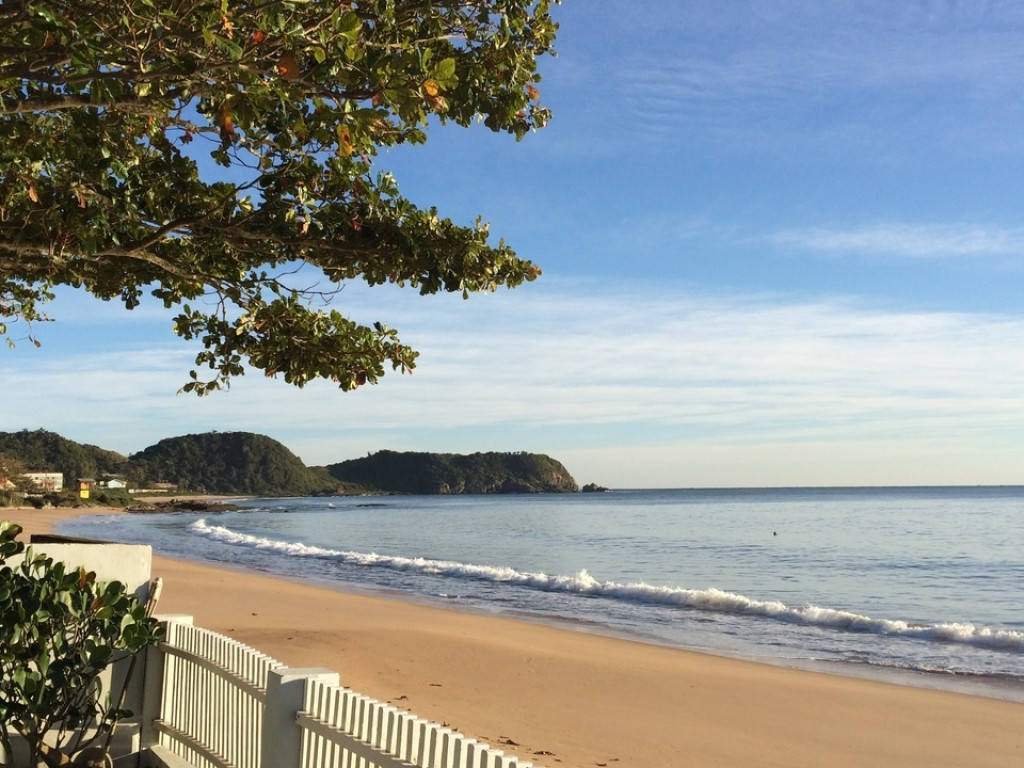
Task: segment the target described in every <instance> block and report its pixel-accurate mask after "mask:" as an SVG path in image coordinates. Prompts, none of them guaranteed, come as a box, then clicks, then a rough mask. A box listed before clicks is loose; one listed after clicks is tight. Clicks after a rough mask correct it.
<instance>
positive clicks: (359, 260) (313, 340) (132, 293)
mask: <svg viewBox="0 0 1024 768" xmlns="http://www.w3.org/2000/svg"><path fill="white" fill-rule="evenodd" d="M551 2H552V0H480V1H479V2H469V1H468V0H467V1H463V2H457V1H455V0H453V1H451V2H436V1H435V0H353V1H352V2H339V1H338V0H265V1H262V2H251V1H250V0H41V1H37V0H20V1H19V0H10V1H9V2H7V1H5V2H4V3H3V4H2V5H0V110H2V114H0V335H6V337H7V339H8V342H9V343H10V342H11V331H10V329H9V327H8V326H9V325H10V324H11V323H12V322H13V321H17V320H20V321H23V322H25V323H28V324H29V330H28V332H27V336H28V338H30V339H32V340H33V341H35V339H34V337H33V335H32V331H31V324H32V322H33V321H39V320H42V319H46V316H45V313H44V304H45V302H46V301H47V300H49V299H51V298H53V293H52V289H53V288H54V287H55V286H72V287H74V288H83V289H85V290H86V291H88V292H89V293H91V294H93V295H94V296H96V297H98V298H101V299H116V300H120V301H122V302H123V303H124V305H125V306H126V307H127V308H128V309H131V308H133V307H135V306H136V305H137V304H138V303H139V302H140V300H141V299H142V296H143V294H144V293H146V292H149V293H152V295H153V296H154V297H156V299H158V300H159V301H162V302H163V303H164V305H165V306H167V307H169V308H172V307H173V308H177V311H178V314H177V317H176V318H175V321H174V329H175V331H176V333H177V334H179V335H180V336H182V337H184V338H186V339H196V340H198V342H199V343H200V344H201V345H202V351H201V352H200V353H199V355H198V356H197V358H196V365H197V367H198V368H200V369H202V368H204V367H205V368H209V369H210V374H209V377H210V378H209V380H204V379H206V376H207V375H206V374H204V375H203V377H202V378H201V377H200V375H199V374H198V373H197V372H196V371H193V372H192V381H190V382H189V383H188V384H186V386H185V387H184V389H186V390H188V391H194V392H197V393H199V394H203V393H206V392H208V391H209V390H210V389H212V388H217V387H219V386H221V385H223V384H225V383H226V382H228V381H229V380H230V379H231V378H232V377H234V376H237V375H240V374H241V373H243V372H244V363H245V362H246V361H247V362H248V363H249V364H250V365H252V366H254V367H255V368H258V369H262V370H263V371H264V372H265V373H267V375H278V374H279V375H281V376H283V378H284V379H285V380H286V381H288V382H291V383H293V384H297V385H299V386H301V385H302V384H304V383H305V382H306V381H308V380H309V379H311V378H317V377H321V378H328V379H332V380H334V381H336V382H338V383H339V385H340V386H341V388H342V389H345V390H348V389H351V388H353V387H355V386H358V385H360V384H363V383H365V382H374V381H376V380H377V378H378V377H379V376H381V375H383V373H384V367H385V364H386V363H389V364H390V365H391V366H392V368H393V369H396V370H403V371H405V370H410V369H411V368H412V367H413V366H414V364H415V358H416V353H415V352H414V351H413V350H411V349H409V348H407V347H405V346H404V345H402V344H401V343H400V341H399V339H398V337H397V334H396V333H395V331H394V330H392V329H390V328H388V327H387V326H385V325H383V324H381V323H375V324H373V325H368V326H364V325H360V324H358V323H355V322H353V321H351V320H349V319H348V318H346V317H345V316H343V315H342V314H341V313H339V312H338V311H336V310H333V309H330V308H329V307H327V306H326V304H323V305H321V303H320V302H319V301H318V299H320V298H325V297H327V298H329V297H330V296H331V295H333V293H335V292H336V291H337V290H338V288H339V286H340V285H341V284H343V283H344V282H345V281H348V280H352V279H357V278H358V279H362V280H364V281H365V282H366V283H368V284H370V285H380V284H383V283H388V282H390V283H396V284H398V285H409V286H412V287H415V288H417V289H418V290H419V291H420V292H421V293H423V294H428V293H435V292H439V291H442V290H444V291H461V292H463V294H464V295H465V294H468V293H469V292H475V291H487V290H495V289H496V288H497V287H499V286H502V285H504V286H508V287H515V286H517V285H519V284H521V283H522V282H523V281H528V280H532V279H533V278H534V277H536V275H537V274H538V273H539V270H538V269H537V268H536V267H535V266H534V265H533V264H531V263H530V262H529V261H526V260H523V259H520V258H518V257H517V256H516V255H515V253H514V252H513V251H512V250H511V249H510V248H509V247H508V246H506V245H505V244H504V242H499V243H498V244H497V245H492V244H490V243H489V242H488V240H489V238H488V230H487V226H486V224H484V223H482V222H480V221H479V220H478V221H477V222H476V224H475V225H473V226H461V225H457V224H455V223H453V222H452V221H451V220H449V219H446V218H443V217H441V216H440V215H439V214H438V212H437V211H436V210H435V209H433V208H429V209H423V208H419V207H417V206H415V205H413V204H412V203H411V202H410V201H408V200H406V199H404V198H403V197H402V196H401V195H400V194H399V191H398V187H397V184H396V181H395V179H394V178H393V177H392V176H391V175H390V174H388V173H385V172H381V171H379V170H378V169H376V168H375V166H374V162H375V158H376V156H377V153H378V151H379V150H380V149H382V148H386V147H392V146H395V145H399V144H403V143H409V144H419V143H423V142H424V141H425V140H426V130H427V128H428V124H430V123H442V124H443V123H448V122H452V123H455V124H457V125H461V126H466V125H469V124H471V123H473V122H476V121H482V122H483V123H484V124H485V125H486V126H487V127H488V128H490V129H492V130H494V131H500V132H508V133H510V134H512V135H514V136H515V137H516V138H517V139H518V138H521V137H523V136H524V135H525V134H526V133H528V132H529V131H531V130H532V129H535V128H539V127H541V126H543V125H544V124H545V123H546V122H547V120H548V117H549V113H548V110H547V109H546V108H544V107H542V106H541V105H540V103H539V101H538V98H539V94H538V91H537V89H536V86H535V84H536V83H537V82H539V80H540V76H539V74H538V73H537V63H538V58H539V57H541V56H543V55H545V54H548V53H551V46H552V44H553V41H554V36H555V31H556V26H557V25H556V24H555V23H554V22H553V21H552V19H551V17H550V14H549V7H550V5H551ZM554 2H557V0H554ZM214 171H215V172H214ZM299 265H306V267H305V269H304V271H303V273H302V275H303V276H302V278H301V279H303V280H304V279H306V278H305V274H306V271H307V270H309V269H314V270H316V274H317V275H318V280H322V281H323V282H318V283H316V284H313V285H312V287H311V286H310V284H299V285H298V286H296V285H295V283H296V282H297V280H298V279H299V278H297V277H294V276H293V277H292V278H291V280H289V277H288V276H289V273H290V272H293V271H294V270H295V269H296V267H297V266H299Z"/></svg>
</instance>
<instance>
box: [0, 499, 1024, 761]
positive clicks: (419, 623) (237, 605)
mask: <svg viewBox="0 0 1024 768" xmlns="http://www.w3.org/2000/svg"><path fill="white" fill-rule="evenodd" d="M109 511H116V510H105V509H97V508H91V509H81V510H62V509H53V510H33V509H15V510H5V511H4V512H3V513H2V519H9V520H14V521H15V522H17V523H19V524H21V525H23V526H24V527H25V529H26V535H25V539H26V540H27V537H28V535H29V534H32V533H51V532H53V529H54V526H55V525H56V524H57V523H58V522H59V521H60V520H62V519H65V518H66V517H70V516H74V515H78V514H102V513H107V512H109ZM153 571H154V575H155V576H162V577H163V578H164V581H165V590H164V597H163V598H162V599H161V603H160V605H159V607H158V613H164V614H173V613H182V614H190V615H192V616H194V618H195V622H196V624H198V625H200V626H205V627H208V628H210V629H212V630H215V631H217V632H221V633H223V634H225V635H228V636H230V637H234V638H236V639H238V640H240V641H241V642H244V643H246V644H248V645H251V646H252V647H254V648H257V649H258V650H260V651H262V652H264V653H266V654H268V655H270V656H272V657H274V658H277V659H279V660H280V661H282V662H284V663H285V664H288V665H290V666H295V667H326V668H329V669H332V670H334V671H336V672H338V673H339V674H340V675H341V679H342V683H343V684H344V685H346V686H348V687H350V688H353V689H355V690H357V691H359V692H361V693H364V694H366V695H369V696H372V697H374V698H378V699H380V700H382V701H390V702H391V703H393V704H395V705H397V706H400V707H403V708H409V709H411V710H412V711H413V712H415V713H416V714H418V715H420V716H422V717H426V718H429V719H431V720H435V721H437V722H442V723H445V724H448V725H450V726H451V727H454V728H456V729H458V730H460V731H462V732H464V733H466V734H468V735H470V736H472V737H474V738H478V739H480V740H482V741H487V742H489V743H491V744H494V745H496V746H499V747H501V748H503V749H505V750H506V751H509V752H512V753H515V754H517V755H520V756H521V757H523V758H526V759H529V760H531V761H533V762H535V763H536V764H538V765H546V766H549V768H552V767H553V766H572V767H573V768H583V766H594V765H602V764H605V765H610V766H655V765H666V766H669V765H671V766H736V765H766V766H770V765H778V766H783V765H786V766H791V765H830V766H861V765H873V766H883V767H884V766H893V768H895V766H897V765H900V766H907V765H910V766H918V765H919V766H925V765H927V766H935V765H949V766H954V765H964V764H969V765H975V766H993V767H994V766H1004V765H1009V764H1015V763H1019V762H1020V761H1021V759H1022V758H1024V736H1021V735H1020V731H1021V729H1020V724H1021V723H1022V722H1024V705H1022V704H1020V703H1014V702H1011V701H1002V700H998V699H989V698H982V697H979V696H973V695H969V694H966V693H950V692H946V691H939V690H933V689H929V688H921V687H910V686H907V685H896V684H891V683H889V682H883V681H876V680H869V679H865V678H862V677H849V676H845V675H840V674H832V673H821V672H810V671H802V670H794V669H790V668H787V667H784V666H780V665H777V664H767V663H761V662H751V661H746V660H739V659H732V658H724V657H720V656H715V655H709V654H702V653H695V652H691V651H683V650H678V649H673V648H666V647H663V646H658V645H653V644H650V643H646V642H642V641H640V640H636V639H630V638H623V637H612V636H607V635H604V634H595V633H591V632H587V631H580V628H566V627H564V626H553V625H552V624H551V623H550V622H544V623H534V622H531V621H528V620H525V621H524V620H522V619H521V618H519V617H516V618H509V617H508V616H505V615H502V614H499V613H495V614H487V615H481V614H479V613H467V612H463V611H457V610H451V609H449V608H444V607H438V606H436V605H429V604H425V603H423V602H417V601H409V600H406V599H404V598H403V599H398V598H397V597H390V596H387V595H381V594H366V593H361V592H358V591H352V592H344V591H339V590H337V589H334V588H331V589H328V588H325V587H322V586H318V585H310V584H304V583H298V582H295V581H290V580H287V579H283V578H278V577H271V576H268V575H265V574H259V573H252V572H248V571H241V570H232V569H228V568H220V567H214V566H209V565H205V564H200V563H196V562H191V561H186V560H172V559H169V558H164V557H160V556H157V557H155V558H154V568H153Z"/></svg>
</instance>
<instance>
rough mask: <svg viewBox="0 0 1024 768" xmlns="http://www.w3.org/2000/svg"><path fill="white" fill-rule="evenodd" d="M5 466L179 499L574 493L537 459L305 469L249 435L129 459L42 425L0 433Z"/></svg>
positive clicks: (402, 456)
mask: <svg viewBox="0 0 1024 768" xmlns="http://www.w3.org/2000/svg"><path fill="white" fill-rule="evenodd" d="M12 460H13V463H12ZM3 466H8V467H17V468H18V469H17V471H18V472H62V473H63V474H64V484H65V488H66V489H69V492H71V491H70V489H71V488H72V486H73V484H74V483H75V481H76V480H78V479H80V478H92V479H95V480H103V479H105V478H107V479H109V478H112V477H118V478H122V479H124V480H126V481H128V485H129V486H130V487H131V488H133V489H140V488H149V487H153V486H154V485H155V484H164V483H166V484H169V485H171V486H173V491H174V492H177V493H206V494H224V495H238V496H318V495H332V494H338V495H343V494H347V495H351V494H359V493H422V494H447V493H574V492H576V491H579V490H580V489H579V486H578V485H577V484H576V481H575V480H574V479H573V477H572V475H570V474H569V472H568V470H567V469H566V468H565V467H564V466H562V464H561V463H560V462H558V461H556V460H554V459H552V458H551V457H550V456H545V455H544V454H537V453H474V454H470V455H462V454H452V453H399V452H396V451H380V452H378V453H374V454H371V455H369V456H366V457H364V458H361V459H354V460H352V461H343V462H340V463H338V464H332V465H330V466H329V467H307V466H306V465H305V464H303V462H302V460H301V459H300V458H299V457H298V456H296V455H295V454H294V453H292V452H291V451H290V450H289V449H288V448H286V447H285V446H284V445H282V444H281V443H279V442H278V441H276V440H274V439H272V438H270V437H267V436H265V435H259V434H254V433H252V432H206V433H204V434H194V435H183V436H181V437H169V438H166V439H164V440H161V441H160V442H158V443H157V444H156V445H151V446H150V447H149V448H146V449H145V450H143V451H140V452H139V453H135V454H132V455H131V456H130V457H125V456H123V455H121V454H120V453H115V452H114V451H108V450H104V449H103V448H98V447H96V446H94V445H84V444H82V443H76V442H74V441H73V440H68V439H67V438H64V437H61V436H60V435H58V434H56V433H54V432H47V431H46V430H41V429H40V430H35V431H30V430H22V431H20V432H0V467H3ZM7 471H8V472H10V471H11V469H10V468H8V470H7Z"/></svg>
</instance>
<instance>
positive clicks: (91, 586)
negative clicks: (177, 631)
mask: <svg viewBox="0 0 1024 768" xmlns="http://www.w3.org/2000/svg"><path fill="white" fill-rule="evenodd" d="M20 533H21V527H20V526H18V525H15V524H13V523H8V522H2V523H0V750H2V751H3V752H5V753H6V755H7V756H8V759H10V757H9V756H10V755H11V744H10V742H9V736H8V732H7V731H8V728H13V729H14V730H15V731H16V732H18V733H20V734H21V735H22V736H23V737H24V738H25V740H26V741H27V742H28V746H29V763H28V764H29V765H31V766H35V765H36V764H37V761H38V760H40V759H41V760H43V761H45V763H46V764H47V765H50V766H58V765H61V764H64V763H66V762H67V760H68V756H69V755H70V754H72V753H74V752H76V751H78V750H80V749H82V748H84V747H86V746H88V745H89V744H90V743H91V742H95V741H97V740H102V739H106V744H107V745H109V735H110V734H111V733H112V732H113V728H114V726H115V725H116V723H117V721H118V720H119V719H120V718H121V717H123V716H125V715H126V714H130V713H128V712H127V711H125V710H122V709H120V708H119V707H120V704H121V703H120V702H119V701H117V700H114V699H112V697H111V695H110V694H111V693H112V692H106V693H105V692H104V691H103V690H102V683H101V678H100V674H101V673H102V672H103V671H104V670H105V669H106V668H107V667H109V666H110V665H111V664H114V663H117V662H119V661H122V660H126V659H129V658H131V657H132V656H133V655H134V654H135V653H137V652H138V651H140V650H142V649H143V648H144V647H146V646H147V645H149V644H151V643H154V642H156V640H157V639H158V626H157V622H156V620H155V619H153V618H150V617H149V616H147V614H146V610H145V606H143V605H142V604H140V603H139V601H138V599H137V598H136V597H135V596H134V595H132V594H130V593H128V591H127V590H126V588H125V585H124V584H122V583H121V582H119V581H111V582H107V583H100V582H97V581H96V574H95V573H91V572H89V573H87V572H86V571H85V569H84V568H69V567H67V566H66V565H65V564H64V563H60V562H54V560H53V559H52V558H50V557H47V556H46V555H43V554H37V553H35V552H33V551H32V549H31V548H28V549H27V550H26V548H25V545H24V544H22V543H21V542H20V541H18V540H17V536H18V535H19V534H20ZM22 553H24V558H23V559H22V560H21V562H20V563H17V564H15V565H14V566H11V565H8V560H10V559H11V558H12V557H14V556H15V555H19V554H22ZM126 684H127V682H126ZM111 702H113V703H111ZM94 728H95V730H94V731H93V729H94ZM87 732H91V733H92V735H91V736H89V737H88V738H87V737H86V736H87ZM45 738H51V739H52V740H53V743H52V744H48V743H46V742H45ZM104 749H105V747H104Z"/></svg>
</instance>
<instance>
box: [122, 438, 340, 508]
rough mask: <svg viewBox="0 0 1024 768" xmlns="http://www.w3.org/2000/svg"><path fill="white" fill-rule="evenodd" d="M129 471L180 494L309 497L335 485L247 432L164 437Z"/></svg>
mask: <svg viewBox="0 0 1024 768" xmlns="http://www.w3.org/2000/svg"><path fill="white" fill-rule="evenodd" d="M131 463H132V467H133V469H134V470H135V472H136V473H138V474H140V475H142V476H143V477H146V478H147V479H149V480H150V481H154V482H156V481H164V482H169V483H174V484H175V485H176V486H177V488H178V490H179V491H192V492H197V493H218V494H241V495H246V496H250V495H251V496H312V495H318V494H329V493H335V492H337V491H339V490H340V484H339V483H338V482H337V481H335V480H334V479H333V478H331V477H330V475H328V474H327V473H326V472H324V471H322V470H318V469H311V468H309V467H307V466H306V465H305V464H303V463H302V460H301V459H300V458H299V457H298V456H296V455H295V454H294V453H292V452H291V451H290V450H288V449H287V448H285V447H284V446H283V445H282V444H281V443H279V442H277V441H276V440H274V439H272V438H269V437H266V436H265V435H256V434H253V433H251V432H207V433H204V434H200V435H184V436H182V437H169V438H167V439H165V440H161V441H160V442H159V443H157V444H156V445H151V446H150V447H149V448H146V449H145V450H144V451H141V452H139V453H136V454H133V455H132V457H131Z"/></svg>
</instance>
